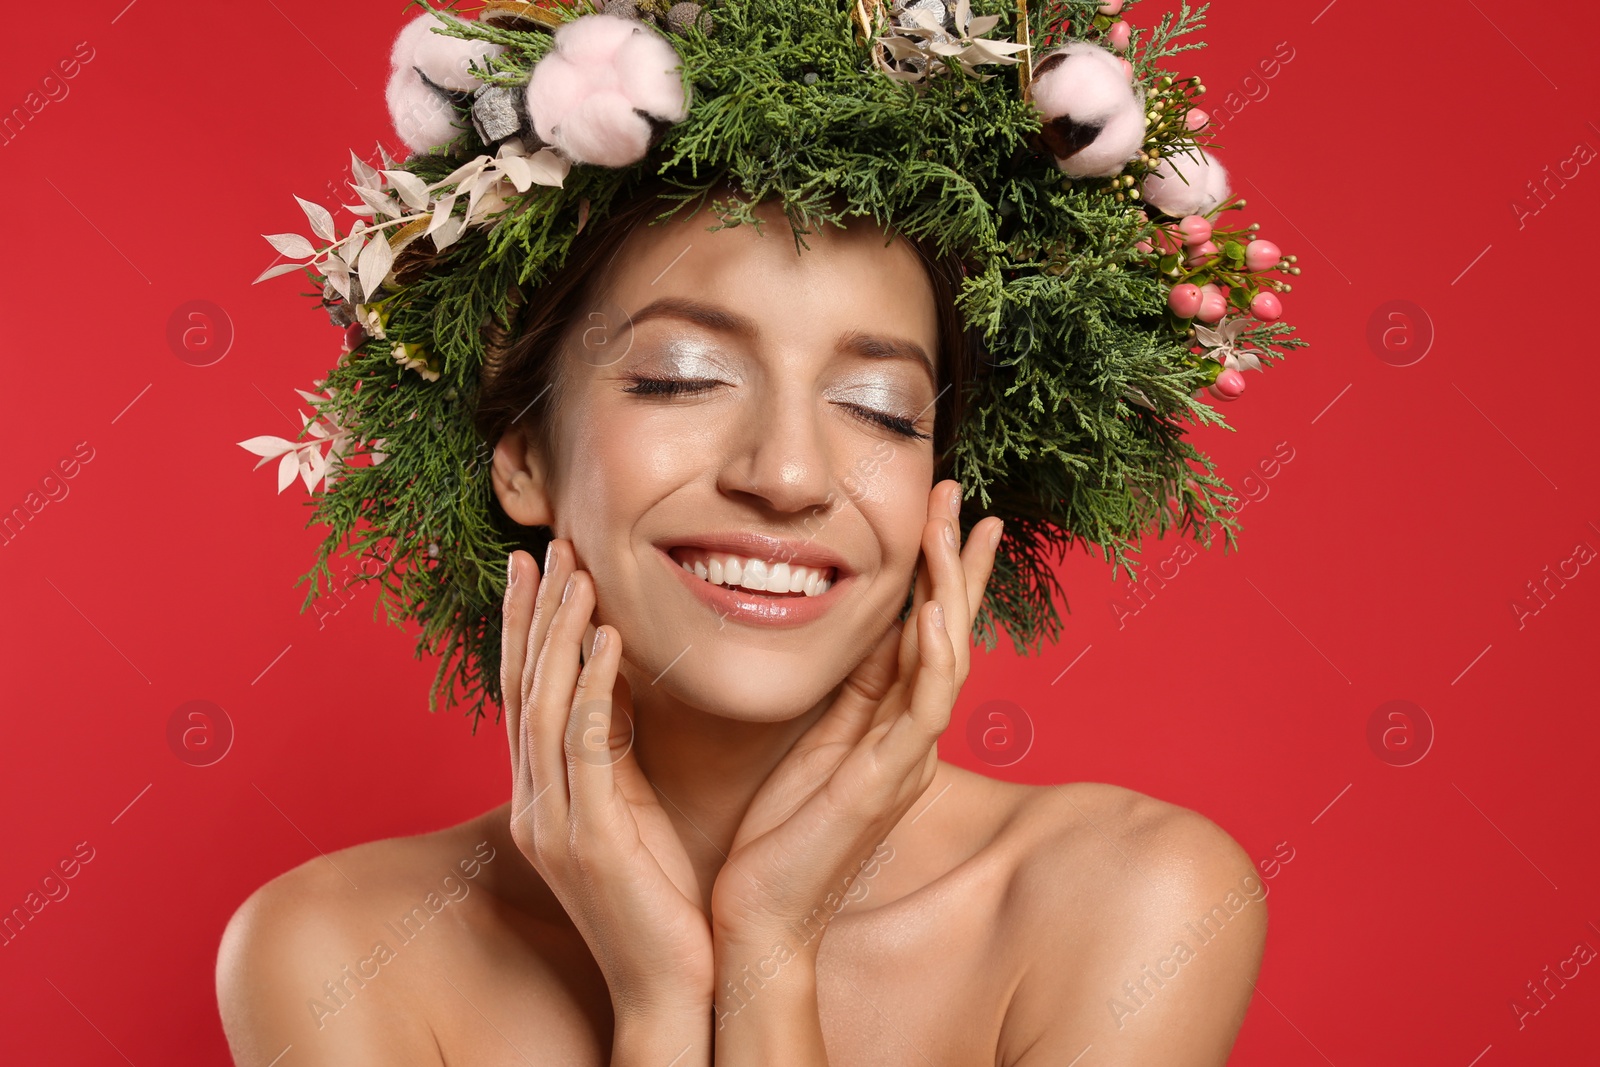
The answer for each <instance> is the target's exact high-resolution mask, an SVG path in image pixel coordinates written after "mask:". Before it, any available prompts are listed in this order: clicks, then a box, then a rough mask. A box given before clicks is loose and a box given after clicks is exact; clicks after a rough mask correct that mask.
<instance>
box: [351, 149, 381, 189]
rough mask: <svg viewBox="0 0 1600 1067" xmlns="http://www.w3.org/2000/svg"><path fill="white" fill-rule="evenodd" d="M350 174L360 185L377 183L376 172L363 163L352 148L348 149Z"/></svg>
mask: <svg viewBox="0 0 1600 1067" xmlns="http://www.w3.org/2000/svg"><path fill="white" fill-rule="evenodd" d="M350 176H351V177H352V178H354V179H355V180H356V182H357V183H358V184H360V185H377V184H378V172H377V171H375V170H373V169H372V168H371V167H369V166H367V165H366V164H365V163H363V162H362V161H361V157H359V156H357V155H356V152H355V149H353V148H352V149H351V150H350Z"/></svg>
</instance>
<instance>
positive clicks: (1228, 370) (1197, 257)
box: [1136, 200, 1300, 400]
mask: <svg viewBox="0 0 1600 1067" xmlns="http://www.w3.org/2000/svg"><path fill="white" fill-rule="evenodd" d="M1244 206H1245V202H1244V201H1243V200H1238V201H1235V202H1234V203H1232V204H1230V205H1229V207H1230V208H1242V207H1244ZM1260 228H1261V224H1260V223H1259V222H1253V223H1251V224H1250V225H1249V226H1248V227H1245V228H1244V229H1240V230H1229V229H1223V228H1221V227H1219V226H1218V225H1216V224H1215V223H1214V222H1213V221H1212V220H1211V219H1209V218H1207V217H1206V216H1204V215H1186V216H1184V217H1183V218H1182V219H1180V220H1178V222H1177V223H1176V224H1175V225H1163V224H1157V225H1156V227H1155V233H1154V237H1153V240H1149V241H1140V242H1139V243H1138V245H1137V246H1136V247H1137V249H1138V250H1139V251H1140V252H1144V253H1147V254H1150V255H1156V256H1159V257H1160V258H1159V260H1158V268H1159V269H1160V271H1161V273H1162V274H1163V275H1164V276H1166V277H1168V278H1170V279H1172V281H1173V285H1172V289H1171V291H1170V292H1168V294H1167V308H1168V310H1169V311H1171V312H1172V315H1173V317H1174V319H1175V320H1176V321H1175V323H1174V325H1175V326H1176V327H1177V328H1179V329H1182V330H1184V331H1185V334H1186V336H1187V337H1189V338H1190V339H1192V340H1195V341H1196V347H1195V349H1194V351H1195V354H1196V355H1197V356H1199V357H1200V358H1201V359H1202V360H1208V357H1209V360H1208V364H1207V369H1208V370H1209V371H1210V372H1211V375H1212V380H1211V383H1210V384H1209V385H1207V386H1206V387H1205V389H1204V390H1203V392H1205V393H1208V394H1209V395H1210V396H1211V397H1213V398H1214V399H1217V400H1233V399H1235V398H1237V397H1238V396H1239V395H1240V394H1241V393H1243V392H1244V386H1245V381H1244V375H1243V374H1241V373H1240V372H1239V370H1238V369H1237V368H1236V367H1234V366H1231V365H1229V363H1230V362H1231V361H1229V360H1228V359H1227V358H1226V357H1227V356H1228V355H1229V354H1230V353H1231V352H1232V351H1234V342H1235V341H1236V339H1237V337H1238V335H1239V334H1240V333H1242V332H1243V331H1244V330H1245V329H1246V328H1247V322H1248V319H1247V318H1246V317H1247V316H1248V318H1249V319H1254V320H1256V321H1257V322H1276V321H1277V320H1278V319H1280V318H1281V317H1282V316H1283V301H1282V300H1281V299H1279V297H1278V294H1279V293H1287V292H1289V291H1290V290H1291V289H1292V288H1293V287H1292V286H1291V285H1290V284H1289V283H1288V282H1284V281H1279V280H1278V279H1276V278H1269V277H1267V275H1269V274H1272V273H1274V272H1276V273H1281V274H1286V275H1290V276H1295V275H1298V274H1299V273H1300V268H1299V267H1297V266H1295V265H1294V264H1295V262H1296V260H1297V257H1296V256H1292V255H1291V256H1286V255H1284V254H1283V250H1282V249H1280V248H1279V247H1278V246H1277V245H1276V244H1275V243H1273V242H1272V241H1268V240H1265V239H1263V238H1261V237H1259V236H1257V231H1259V230H1260ZM1225 319H1227V320H1228V322H1229V324H1230V325H1231V328H1228V327H1224V326H1223V325H1222V324H1223V320H1225ZM1235 323H1236V325H1232V324H1235ZM1197 324H1198V328H1197ZM1202 330H1203V331H1204V332H1201V331H1202ZM1219 342H1220V343H1219ZM1200 395H1201V392H1196V394H1195V396H1196V398H1199V397H1200Z"/></svg>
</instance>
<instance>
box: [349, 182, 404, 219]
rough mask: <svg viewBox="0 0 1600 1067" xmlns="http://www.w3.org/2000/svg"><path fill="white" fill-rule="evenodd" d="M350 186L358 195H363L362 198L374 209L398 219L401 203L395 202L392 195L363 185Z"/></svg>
mask: <svg viewBox="0 0 1600 1067" xmlns="http://www.w3.org/2000/svg"><path fill="white" fill-rule="evenodd" d="M350 188H352V189H354V190H355V191H356V195H357V196H359V197H361V199H362V200H365V201H366V202H367V205H368V206H369V207H371V208H373V209H374V210H377V211H381V212H383V213H384V214H385V215H387V216H389V217H390V218H391V219H397V218H399V217H400V215H401V209H400V205H399V204H397V203H395V202H394V199H393V198H392V197H389V196H386V195H384V194H383V193H380V192H379V191H378V190H376V189H368V188H366V187H365V186H361V185H352V186H351V187H350Z"/></svg>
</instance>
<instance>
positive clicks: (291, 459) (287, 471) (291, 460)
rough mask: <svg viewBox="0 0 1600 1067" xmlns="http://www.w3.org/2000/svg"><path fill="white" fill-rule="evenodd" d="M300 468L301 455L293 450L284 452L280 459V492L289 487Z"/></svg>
mask: <svg viewBox="0 0 1600 1067" xmlns="http://www.w3.org/2000/svg"><path fill="white" fill-rule="evenodd" d="M299 469H300V458H299V455H298V454H297V453H296V452H295V451H294V450H293V449H291V450H289V451H288V452H285V453H284V454H283V458H282V459H280V460H279V461H278V492H280V493H281V492H283V491H284V490H285V489H287V488H289V483H290V482H292V481H294V476H295V473H296V472H297V471H298V470H299Z"/></svg>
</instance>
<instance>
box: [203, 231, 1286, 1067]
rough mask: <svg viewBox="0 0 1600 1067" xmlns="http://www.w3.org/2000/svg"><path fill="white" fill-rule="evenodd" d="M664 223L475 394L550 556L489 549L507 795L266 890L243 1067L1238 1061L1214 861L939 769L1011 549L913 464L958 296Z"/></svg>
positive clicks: (248, 964) (944, 366)
mask: <svg viewBox="0 0 1600 1067" xmlns="http://www.w3.org/2000/svg"><path fill="white" fill-rule="evenodd" d="M658 209H659V206H656V207H654V208H652V207H651V206H650V205H648V204H646V205H645V209H644V210H638V211H632V212H630V211H621V212H618V213H615V214H614V215H613V216H612V217H611V218H610V219H609V220H608V221H607V223H605V224H603V225H602V226H600V227H597V228H596V229H595V230H592V231H587V232H586V233H585V234H584V237H585V239H586V241H587V242H588V243H587V244H586V245H585V251H584V252H583V254H582V255H580V256H579V257H578V258H576V259H575V260H574V261H573V263H572V264H571V265H570V266H569V267H568V268H567V269H566V270H565V271H564V273H563V274H562V275H561V278H560V280H559V282H557V283H552V284H551V285H550V286H548V287H547V288H546V289H545V290H543V291H541V293H540V294H538V295H537V297H536V299H537V301H538V306H537V307H532V308H530V312H529V314H530V316H532V317H533V324H532V325H528V326H525V332H524V335H523V339H522V341H521V342H519V346H518V347H517V348H514V349H513V352H512V354H511V356H510V357H509V358H508V359H506V360H505V361H503V362H502V363H501V364H500V365H499V366H497V367H495V368H491V371H492V374H491V380H490V381H489V382H488V383H487V384H486V386H485V392H484V394H483V399H482V401H481V406H480V413H479V424H480V427H483V428H485V429H486V431H487V432H488V433H489V434H490V435H491V436H490V437H489V440H490V441H492V442H493V443H494V451H493V486H494V492H495V495H496V498H497V500H498V504H499V507H500V508H501V509H502V510H503V512H504V517H505V519H506V521H507V522H508V524H511V525H510V526H508V528H510V529H515V528H523V529H532V528H538V527H548V528H549V529H550V531H552V532H553V534H554V537H555V539H554V540H553V541H552V542H551V543H550V547H549V551H548V554H547V555H546V556H545V557H544V558H543V560H542V561H541V560H538V559H535V558H534V557H533V556H532V555H531V554H530V553H529V552H527V551H521V550H519V551H516V552H513V553H512V554H511V557H510V559H509V561H508V566H509V573H510V587H509V590H508V592H507V595H506V599H505V604H504V618H503V636H504V649H505V653H504V655H503V657H502V674H501V681H502V690H503V693H504V695H505V701H504V703H505V723H506V728H507V737H508V740H509V743H510V753H511V771H512V782H511V790H510V797H509V800H508V801H507V803H505V804H503V805H501V806H499V807H497V808H495V809H494V810H492V811H488V812H485V813H484V814H482V815H480V816H478V817H476V818H473V819H470V820H468V821H467V822H464V823H462V824H460V825H457V826H452V827H449V828H447V829H443V830H440V831H437V832H434V833H429V834H423V835H419V836H416V837H409V838H401V839H395V840H387V841H378V842H373V843H369V844H364V845H360V846H357V847H354V848H350V849H346V850H343V851H340V852H337V853H334V854H332V855H331V856H329V857H327V858H318V859H314V860H311V861H308V862H307V863H305V864H304V865H302V866H300V867H298V868H296V869H295V870H293V871H290V872H288V873H287V874H285V875H283V876H281V877H279V878H277V879H275V880H273V881H272V882H270V883H269V884H267V885H266V886H264V887H262V888H261V889H260V890H258V891H257V892H256V893H255V894H254V895H253V896H252V897H251V898H250V899H249V900H248V901H247V902H246V903H245V904H244V906H243V907H241V908H240V910H239V912H238V913H237V914H236V915H235V917H234V918H233V920H232V922H231V923H230V924H229V926H228V929H227V932H226V934H225V936H224V938H223V943H222V947H221V953H220V957H219V960H218V967H217V987H218V997H219V1001H220V1004H221V1009H222V1016H223V1022H224V1025H225V1027H226V1030H227V1034H228V1039H229V1042H230V1045H231V1047H232V1050H233V1054H234V1057H235V1060H236V1062H237V1063H239V1064H240V1065H241V1067H266V1065H268V1064H272V1063H281V1064H283V1065H284V1067H290V1065H295V1067H300V1065H310V1064H338V1065H342V1067H349V1065H359V1064H384V1065H388V1067H393V1065H402V1064H416V1065H423V1064H427V1065H443V1064H449V1065H451V1067H461V1065H491V1064H493V1065H501V1064H506V1065H510V1064H539V1065H543V1064H576V1065H583V1064H596V1065H598V1064H606V1063H610V1064H613V1065H616V1067H634V1065H649V1067H668V1065H672V1067H690V1065H706V1064H710V1063H712V1062H715V1063H717V1064H719V1065H721V1067H730V1065H751V1067H754V1065H762V1067H768V1065H801V1064H805V1065H821V1064H830V1065H832V1067H856V1065H860V1067H867V1065H872V1067H883V1065H888V1064H896V1065H899V1064H903V1065H907V1067H911V1065H934V1064H936V1065H940V1067H945V1065H950V1067H955V1065H970V1067H990V1065H1003V1067H1067V1065H1071V1064H1082V1065H1084V1067H1091V1065H1092V1067H1109V1065H1135V1064H1137V1065H1146V1064H1155V1063H1159V1064H1163V1065H1168V1067H1174V1065H1185V1067H1189V1065H1192V1067H1201V1065H1217V1064H1222V1063H1224V1062H1225V1060H1226V1059H1227V1055H1228V1051H1229V1049H1230V1047H1231V1045H1232V1043H1233V1039H1234V1036H1235V1034H1236V1033H1237V1031H1238V1028H1239V1026H1240V1024H1241V1022H1242V1020H1243V1016H1244V1012H1245V1009H1246V1006H1247V1005H1248V1003H1249V1001H1250V998H1251V993H1252V990H1253V980H1254V977H1255V975H1256V971H1257V968H1258V965H1259V961H1260V958H1261V953H1262V946H1263V940H1264V936H1265V928H1266V912H1265V905H1264V903H1263V901H1262V896H1263V895H1264V894H1263V892H1262V886H1261V883H1260V882H1259V880H1257V879H1256V878H1255V875H1254V870H1253V866H1252V864H1251V861H1250V859H1249V858H1248V857H1247V856H1246V855H1245V853H1244V852H1243V851H1242V850H1241V849H1240V847H1239V846H1238V845H1237V844H1236V843H1234V841H1233V840H1232V839H1231V838H1230V837H1229V836H1228V835H1227V834H1226V833H1224V832H1223V831H1222V830H1221V829H1219V828H1218V827H1217V826H1216V825H1214V824H1213V823H1211V822H1209V821H1208V820H1206V819H1205V818H1203V817H1202V816H1200V815H1197V814H1195V813H1194V812H1192V811H1188V810H1185V809H1183V808H1179V807H1175V806H1172V805H1170V804H1166V803H1163V802H1161V801H1159V800H1155V799H1152V798H1149V797H1146V796H1142V795H1140V794H1137V793H1133V792H1130V791H1128V790H1126V789H1121V788H1117V787H1114V786H1110V785H1101V784H1092V783H1071V784H1060V785H1050V786H1038V787H1034V786H1022V785H1015V784H1010V783H1007V782H1002V781H996V780H993V779H990V778H986V777H984V776H981V775H978V774H973V773H971V772H968V771H965V770H962V769H960V768H958V767H955V766H953V765H951V764H949V763H946V762H944V761H942V760H940V759H939V758H938V741H939V738H940V734H941V732H942V731H943V730H944V729H945V727H946V726H947V724H948V723H949V721H950V715H951V709H952V707H953V706H954V704H955V702H956V700H957V697H958V695H959V693H960V690H961V686H962V683H963V682H964V681H965V679H966V677H967V672H968V664H969V643H970V642H969V634H970V632H971V628H972V624H973V620H974V617H975V614H976V612H977V610H978V606H979V604H980V601H981V599H982V597H983V593H984V590H985V588H986V584H987V582H988V579H989V576H990V571H991V567H992V564H993V560H994V553H995V547H996V545H997V544H998V542H999V539H1000V537H1001V536H1002V535H1003V531H1002V529H1001V522H1000V520H999V519H997V518H994V517H989V518H985V519H983V520H982V521H980V522H978V523H977V524H976V525H975V526H973V527H972V529H971V531H970V534H969V535H968V537H967V539H966V543H965V545H960V544H958V543H957V542H958V540H959V531H960V529H961V526H960V523H959V522H958V521H957V516H958V515H959V509H960V507H961V492H960V486H958V485H957V484H956V483H955V482H954V481H952V480H949V479H947V478H941V477H938V474H939V472H940V465H939V464H938V463H937V462H936V459H935V457H936V456H937V455H940V454H942V449H941V448H940V447H939V446H940V442H941V441H947V440H948V436H947V435H948V434H949V433H950V432H951V428H952V425H953V424H952V422H951V420H950V418H949V415H950V413H951V410H952V409H951V407H950V405H951V404H952V403H954V402H955V398H956V397H958V396H959V392H960V390H959V389H958V388H953V386H955V385H957V384H958V381H959V379H960V378H961V377H962V376H963V375H965V374H970V373H972V367H971V366H963V365H962V358H961V356H960V352H961V348H960V343H959V338H958V335H957V334H956V333H955V332H954V331H953V330H952V328H951V325H950V324H951V322H952V313H953V309H952V307H951V301H952V297H951V290H950V285H949V279H948V276H947V275H946V274H944V273H943V272H942V270H941V268H940V266H939V264H938V263H936V262H934V261H933V260H931V259H930V258H929V257H927V256H925V255H924V254H922V251H921V249H920V246H918V245H917V244H915V243H914V242H911V241H908V240H906V239H905V238H903V237H900V236H897V235H893V234H890V233H886V232H885V231H884V230H882V229H879V228H877V227H876V226H874V225H872V224H870V223H868V222H866V221H856V222H853V223H852V224H851V225H850V226H849V227H848V228H830V229H824V230H823V231H821V232H818V233H814V234H811V235H808V236H807V237H806V243H807V245H808V246H809V247H808V248H807V249H806V250H805V251H804V252H800V251H798V250H797V248H796V245H795V242H794V240H793V239H792V238H791V235H790V233H789V230H788V228H787V225H786V224H785V221H784V216H783V215H782V214H780V213H779V212H778V211H776V210H775V209H773V208H771V207H769V206H767V205H758V206H757V211H758V212H759V215H760V217H761V218H762V219H763V220H764V221H765V223H766V225H765V226H764V227H763V229H762V230H761V231H757V230H756V229H755V228H753V227H751V226H748V225H745V226H737V227H733V228H731V229H722V230H716V231H707V229H706V228H705V226H706V218H705V216H704V215H703V214H699V215H691V216H683V217H680V218H676V219H674V220H673V221H672V222H669V223H666V224H664V225H656V226H643V225H638V224H637V223H638V220H639V219H640V218H642V217H643V216H644V215H646V214H653V213H654V210H658ZM518 404H520V405H521V409H520V410H519V409H518V407H517V405H518ZM779 587H781V588H779ZM908 592H912V595H913V604H912V611H911V613H910V615H909V616H908V617H907V618H906V622H905V624H904V625H903V626H902V625H901V624H900V622H899V621H898V620H899V618H900V616H901V614H902V609H903V607H904V605H905V602H906V598H907V594H908ZM357 887H359V888H357Z"/></svg>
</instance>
